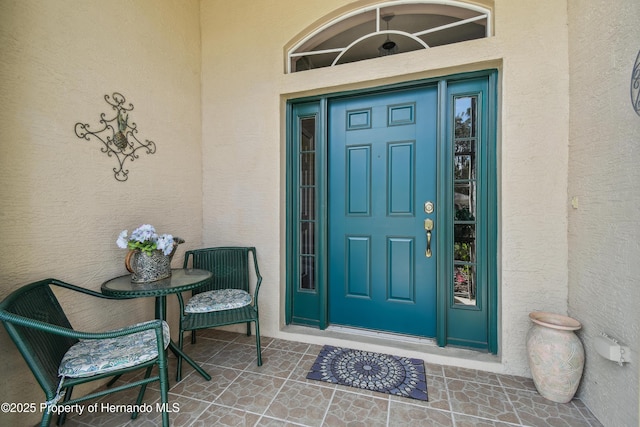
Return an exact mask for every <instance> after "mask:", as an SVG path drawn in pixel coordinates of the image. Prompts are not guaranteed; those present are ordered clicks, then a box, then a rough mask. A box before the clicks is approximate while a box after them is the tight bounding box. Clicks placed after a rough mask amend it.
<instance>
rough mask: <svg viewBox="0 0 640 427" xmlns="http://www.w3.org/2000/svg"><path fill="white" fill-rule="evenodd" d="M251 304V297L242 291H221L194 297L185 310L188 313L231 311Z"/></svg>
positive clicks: (208, 292) (203, 293)
mask: <svg viewBox="0 0 640 427" xmlns="http://www.w3.org/2000/svg"><path fill="white" fill-rule="evenodd" d="M249 304H251V295H249V294H248V293H247V292H246V291H243V290H242V289H220V290H216V291H207V292H202V293H199V294H197V295H194V296H193V297H192V298H191V299H190V300H189V302H188V303H187V306H186V307H185V308H184V311H185V312H186V313H207V312H209V311H221V310H229V309H231V308H240V307H244V306H245V305H249Z"/></svg>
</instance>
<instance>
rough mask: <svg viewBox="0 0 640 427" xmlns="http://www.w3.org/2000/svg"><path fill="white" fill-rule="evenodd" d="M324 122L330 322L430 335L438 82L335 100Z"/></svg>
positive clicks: (433, 295) (432, 333)
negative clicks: (429, 228) (429, 229)
mask: <svg viewBox="0 0 640 427" xmlns="http://www.w3.org/2000/svg"><path fill="white" fill-rule="evenodd" d="M328 124H329V126H328V127H329V132H328V135H329V141H328V147H329V155H328V158H329V165H328V170H329V171H328V173H329V188H328V189H329V191H328V194H329V200H328V203H329V212H328V215H329V226H328V229H329V238H328V252H329V290H328V292H329V322H330V323H332V324H338V325H347V326H353V327H362V328H367V329H375V330H381V331H389V332H396V333H403V334H411V335H418V336H428V337H432V336H435V331H436V327H435V326H436V311H435V307H436V285H435V284H436V253H435V252H434V253H433V255H432V256H431V257H430V258H427V257H426V256H425V249H426V234H425V230H424V220H425V218H427V217H429V218H431V219H433V220H434V221H435V220H436V218H435V214H434V213H431V214H425V213H424V210H423V206H424V203H425V202H426V201H432V202H434V203H435V202H436V200H435V198H436V136H437V127H436V124H437V88H436V87H435V86H434V87H426V88H421V89H418V90H415V89H412V90H404V91H397V92H392V93H384V94H376V95H370V96H363V97H357V98H348V99H342V100H335V101H332V102H331V103H330V105H329V122H328ZM436 232H437V227H436V230H434V233H436Z"/></svg>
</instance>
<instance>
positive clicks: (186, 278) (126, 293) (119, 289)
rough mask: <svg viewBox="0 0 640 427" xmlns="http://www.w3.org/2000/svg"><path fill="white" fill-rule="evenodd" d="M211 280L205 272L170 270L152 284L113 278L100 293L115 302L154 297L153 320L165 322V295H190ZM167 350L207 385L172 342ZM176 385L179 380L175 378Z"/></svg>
mask: <svg viewBox="0 0 640 427" xmlns="http://www.w3.org/2000/svg"><path fill="white" fill-rule="evenodd" d="M211 276H212V273H211V272H210V271H207V270H198V269H195V268H184V269H183V268H177V269H172V270H171V276H170V277H168V278H166V279H162V280H157V281H155V282H147V283H134V282H132V281H131V274H125V275H124V276H119V277H115V278H113V279H110V280H107V281H106V282H104V283H103V284H102V288H101V290H102V293H103V294H105V295H109V296H112V297H116V298H122V299H130V298H142V297H154V298H155V299H156V319H160V320H165V319H166V317H167V316H166V314H167V295H170V294H177V293H179V292H184V291H189V290H191V289H195V288H197V287H199V286H202V285H204V284H205V283H206V282H207V280H209V279H210V278H211ZM169 349H170V350H171V351H172V352H173V354H175V355H176V357H182V358H184V360H186V361H187V363H189V364H190V365H191V366H193V369H195V370H196V371H198V373H199V374H200V375H202V376H203V377H204V378H205V379H206V380H207V381H209V380H211V376H210V375H209V374H207V373H206V372H205V371H204V369H202V368H201V367H200V365H198V364H197V363H196V362H195V361H194V360H193V359H191V358H190V357H189V356H187V355H186V354H185V353H184V352H183V351H182V350H180V348H179V347H178V346H177V345H176V344H175V343H174V342H173V340H171V341H169ZM177 378H178V379H177V380H178V381H180V376H179V374H178V377H177Z"/></svg>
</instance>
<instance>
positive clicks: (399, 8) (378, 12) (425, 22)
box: [287, 0, 491, 73]
mask: <svg viewBox="0 0 640 427" xmlns="http://www.w3.org/2000/svg"><path fill="white" fill-rule="evenodd" d="M490 23H491V11H490V10H489V9H487V8H484V7H480V6H477V5H471V4H467V3H463V2H460V1H455V0H431V1H415V0H414V1H412V0H404V1H389V2H384V3H380V4H377V5H373V6H369V7H365V8H362V9H358V10H356V11H352V12H350V13H347V14H345V15H342V16H340V17H338V18H336V19H334V20H333V21H331V22H329V23H327V24H325V25H324V26H322V27H320V28H318V29H316V30H315V31H313V32H312V33H311V34H309V35H307V36H306V37H304V38H303V39H302V40H300V41H299V42H298V43H297V44H296V45H294V46H293V47H292V48H291V49H290V50H289V51H288V53H287V57H288V61H287V72H289V73H295V72H298V71H304V70H310V69H313V68H322V67H332V66H334V65H338V64H345V63H348V62H355V61H362V60H365V59H371V58H375V57H378V56H386V55H393V54H398V53H404V52H411V51H414V50H419V49H428V48H430V47H435V46H442V45H446V44H452V43H459V42H463V41H467V40H474V39H480V38H484V37H489V36H490V34H491V28H490Z"/></svg>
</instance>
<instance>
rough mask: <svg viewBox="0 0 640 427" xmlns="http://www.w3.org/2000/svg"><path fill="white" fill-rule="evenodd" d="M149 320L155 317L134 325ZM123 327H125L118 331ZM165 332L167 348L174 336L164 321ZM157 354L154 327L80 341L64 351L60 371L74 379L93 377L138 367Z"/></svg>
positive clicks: (163, 333)
mask: <svg viewBox="0 0 640 427" xmlns="http://www.w3.org/2000/svg"><path fill="white" fill-rule="evenodd" d="M149 322H153V320H149V321H147V322H142V323H138V324H136V325H134V326H138V325H143V324H145V323H149ZM128 327H130V326H128ZM122 329H125V328H121V329H117V330H118V331H120V330H122ZM162 335H163V339H164V347H165V348H167V346H168V345H169V340H170V339H171V338H170V335H169V325H167V323H166V322H162ZM156 357H158V346H157V345H156V333H155V330H153V329H149V330H146V331H141V332H137V333H135V334H131V335H125V336H122V337H116V338H106V339H102V340H80V341H78V342H77V343H76V344H74V345H73V346H71V348H70V349H69V350H67V352H66V353H65V355H64V357H63V358H62V362H60V367H59V368H58V374H59V375H62V376H63V377H71V378H79V377H90V376H93V375H97V374H104V373H107V372H111V371H117V370H119V369H124V368H129V367H132V366H136V365H139V364H141V363H144V362H147V361H149V360H152V359H155V358H156Z"/></svg>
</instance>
